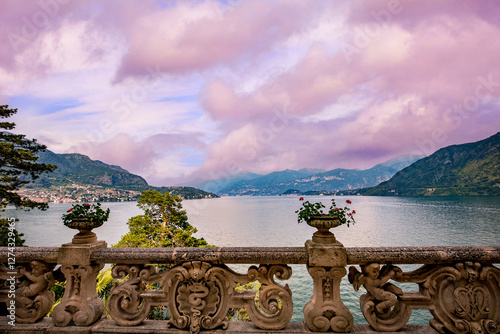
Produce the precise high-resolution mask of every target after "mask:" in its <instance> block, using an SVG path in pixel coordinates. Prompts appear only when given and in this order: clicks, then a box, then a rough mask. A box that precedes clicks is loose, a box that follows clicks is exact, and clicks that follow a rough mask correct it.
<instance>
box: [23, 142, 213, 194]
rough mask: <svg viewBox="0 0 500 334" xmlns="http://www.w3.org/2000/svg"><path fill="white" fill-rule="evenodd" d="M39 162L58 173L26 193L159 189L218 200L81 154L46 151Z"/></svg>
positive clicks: (34, 184)
mask: <svg viewBox="0 0 500 334" xmlns="http://www.w3.org/2000/svg"><path fill="white" fill-rule="evenodd" d="M38 162H40V163H48V164H54V165H57V169H56V170H55V171H54V172H52V173H48V174H43V175H42V176H41V177H40V178H39V179H37V180H36V181H35V182H34V183H31V184H28V185H27V186H26V187H25V188H27V189H54V188H57V187H72V186H73V185H76V186H99V187H104V188H110V189H111V188H112V189H123V190H131V191H143V190H153V189H156V190H158V191H159V192H161V193H164V192H165V191H168V192H170V193H171V194H175V195H180V196H182V197H183V198H185V199H191V198H206V197H218V196H217V195H215V194H212V193H208V192H206V191H203V190H200V189H196V188H193V187H153V186H150V185H148V183H147V182H146V180H145V179H144V178H142V177H141V176H139V175H135V174H132V173H130V172H128V171H127V170H125V169H123V168H121V167H120V166H115V165H108V164H106V163H104V162H102V161H98V160H92V159H90V158H89V157H88V156H86V155H83V154H78V153H69V154H56V153H54V152H52V151H49V150H45V151H44V152H40V153H39V159H38Z"/></svg>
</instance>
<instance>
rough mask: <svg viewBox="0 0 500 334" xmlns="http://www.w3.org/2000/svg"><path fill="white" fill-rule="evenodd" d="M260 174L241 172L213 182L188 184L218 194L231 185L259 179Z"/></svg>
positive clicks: (201, 181) (200, 181) (198, 181)
mask: <svg viewBox="0 0 500 334" xmlns="http://www.w3.org/2000/svg"><path fill="white" fill-rule="evenodd" d="M261 176H262V175H261V174H255V173H251V172H242V173H237V174H234V175H229V174H228V175H227V176H225V177H222V178H219V179H214V180H195V181H192V182H190V183H189V185H191V186H193V187H196V188H199V189H202V190H205V191H209V192H214V193H219V192H220V191H221V190H222V189H224V188H227V187H230V186H231V185H233V184H235V183H238V182H240V181H244V180H252V179H256V178H258V177H261Z"/></svg>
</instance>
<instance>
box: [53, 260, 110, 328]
mask: <svg viewBox="0 0 500 334" xmlns="http://www.w3.org/2000/svg"><path fill="white" fill-rule="evenodd" d="M103 267H104V264H91V265H83V266H73V265H62V266H61V271H62V272H63V274H64V276H65V277H66V289H64V295H63V297H62V299H61V302H60V303H59V304H57V305H56V307H55V308H54V311H53V313H52V322H53V323H54V324H55V325H56V326H58V327H61V326H67V325H68V324H69V323H70V322H71V321H73V322H74V323H75V325H77V326H89V325H91V324H93V323H95V322H96V321H97V320H98V319H99V318H100V317H101V316H102V314H103V312H104V303H103V302H102V300H101V299H100V298H99V296H98V295H97V292H96V288H95V285H96V279H97V275H98V274H99V271H100V270H101V269H102V268H103Z"/></svg>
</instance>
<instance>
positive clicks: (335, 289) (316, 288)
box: [0, 237, 500, 333]
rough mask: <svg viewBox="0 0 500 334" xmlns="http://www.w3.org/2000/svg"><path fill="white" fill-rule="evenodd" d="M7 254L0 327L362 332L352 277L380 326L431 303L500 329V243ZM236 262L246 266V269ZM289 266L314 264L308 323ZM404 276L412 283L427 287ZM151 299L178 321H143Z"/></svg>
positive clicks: (462, 327) (436, 314) (392, 325)
mask: <svg viewBox="0 0 500 334" xmlns="http://www.w3.org/2000/svg"><path fill="white" fill-rule="evenodd" d="M0 260H1V262H2V263H3V265H2V266H1V267H0V284H1V285H0V303H5V304H6V306H7V316H4V317H2V319H3V320H2V322H1V323H0V332H2V333H40V332H53V333H56V332H57V333H65V332H74V331H77V332H78V333H80V332H81V333H91V332H92V333H117V332H121V333H141V332H144V333H146V332H168V331H172V332H176V331H177V330H183V331H186V332H187V331H189V332H191V333H199V332H200V331H212V330H214V331H219V330H221V331H222V332H224V331H225V332H235V331H243V330H245V331H247V332H252V333H261V332H262V333H268V332H274V331H276V332H279V333H284V332H294V333H297V332H304V331H313V332H326V331H333V332H351V331H356V330H357V329H358V331H359V327H356V326H355V325H354V324H353V322H354V321H353V316H352V315H351V312H350V310H349V309H348V308H347V307H346V306H345V305H344V304H343V302H342V300H341V297H340V286H341V285H340V282H341V280H342V278H343V277H345V276H346V275H347V276H348V279H349V282H350V283H351V284H352V288H353V289H355V290H356V291H357V290H358V289H360V288H361V287H364V288H363V290H365V291H366V292H365V293H364V294H362V295H361V298H360V309H361V311H362V313H363V315H364V317H365V319H366V321H367V322H368V323H369V325H370V326H371V328H372V329H373V330H376V331H381V332H395V331H398V330H400V329H402V328H403V329H405V328H410V327H411V326H410V327H408V325H406V324H407V322H408V319H409V318H410V315H411V313H412V310H413V309H428V310H429V311H430V312H431V314H432V316H433V318H432V320H431V321H430V325H431V327H432V328H433V329H434V330H435V331H437V332H439V333H499V332H500V270H499V269H498V268H497V267H495V266H494V264H497V263H500V247H393V248H386V247H384V248H382V247H369V248H368V247H367V248H345V247H344V246H343V245H342V244H341V243H339V242H338V241H336V240H335V239H320V238H315V237H313V238H312V240H308V241H307V242H306V244H305V247H222V248H219V247H217V248H216V247H214V248H162V249H158V248H140V249H138V248H109V247H107V245H106V243H105V242H104V241H97V242H93V243H83V244H82V243H80V244H74V243H68V244H63V245H62V246H61V247H25V248H23V247H20V248H16V249H15V250H13V249H9V248H0ZM14 262H15V264H14ZM107 264H112V265H113V269H112V275H113V277H114V278H116V279H117V283H115V285H114V287H113V289H112V290H111V295H110V297H109V299H108V301H107V304H106V305H104V302H103V301H102V300H101V299H100V298H99V297H98V294H97V291H96V277H97V275H98V273H99V272H100V271H101V270H102V269H103V268H104V267H105V265H107ZM230 264H248V265H249V266H248V268H247V269H246V272H243V273H241V272H240V273H238V272H235V271H234V270H232V269H230V268H229V267H228V266H227V265H230ZM292 264H299V265H305V266H306V268H307V270H308V272H309V274H310V276H311V280H312V283H313V295H312V298H311V300H310V301H309V302H308V303H307V304H306V305H305V307H304V310H303V313H304V321H303V323H299V324H296V323H293V324H290V320H291V318H292V312H293V302H292V292H291V289H290V288H289V286H288V285H287V284H286V280H287V279H289V278H290V277H291V275H292V269H291V267H290V266H289V265H292ZM402 264H418V265H420V267H419V268H418V269H416V270H414V271H411V272H404V271H403V270H402V269H400V268H399V267H397V266H396V265H402ZM356 265H357V266H356ZM159 268H161V269H162V270H160V269H159ZM56 280H59V281H61V280H62V281H65V282H66V285H65V291H64V295H63V297H62V299H61V301H60V303H58V304H57V305H56V306H55V307H53V305H54V293H53V292H52V291H50V290H49V288H50V287H51V286H52V285H53V284H54V283H55V281H56ZM251 282H259V283H260V284H259V290H258V292H257V293H256V292H254V291H246V290H241V289H237V284H238V283H242V284H246V283H251ZM398 283H413V284H415V285H416V286H417V287H418V291H412V292H408V291H404V290H403V289H402V288H401V287H400V285H399V284H398ZM256 295H257V296H256ZM256 297H258V298H257V299H258V301H257V302H256ZM154 306H166V307H167V310H168V313H169V315H170V320H168V321H166V322H165V321H149V320H146V319H147V317H148V314H149V312H150V310H151V308H153V307H154ZM52 308H53V311H52V314H51V317H50V318H49V317H46V315H47V314H48V313H49V312H50V311H51V309H52ZM230 308H244V309H246V311H247V313H248V315H249V318H250V320H251V326H252V327H248V326H246V327H245V326H243V327H241V324H240V325H237V326H236V327H235V325H230V324H229V322H228V319H227V313H228V310H229V309H230ZM105 309H106V310H107V316H103V314H104V313H105V312H104V311H105ZM4 311H5V310H4ZM238 326H239V327H238ZM405 326H406V327H405ZM365 327H366V326H365ZM168 328H170V329H168ZM249 328H250V329H249ZM365 329H366V328H365ZM427 330H429V331H433V330H431V329H430V327H428V328H427Z"/></svg>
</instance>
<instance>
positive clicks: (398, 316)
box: [348, 263, 412, 332]
mask: <svg viewBox="0 0 500 334" xmlns="http://www.w3.org/2000/svg"><path fill="white" fill-rule="evenodd" d="M402 274H403V273H402V271H401V269H400V268H398V267H394V266H384V267H383V269H382V270H380V264H378V263H370V264H367V265H363V266H361V272H359V271H358V270H357V269H356V268H355V267H352V266H351V267H350V268H349V276H348V278H349V282H350V283H352V285H353V287H354V290H355V291H358V290H359V288H360V286H361V285H363V286H364V287H365V289H366V291H367V293H366V294H363V295H362V296H361V298H360V306H361V311H362V312H363V316H364V317H365V319H366V321H368V323H369V324H370V326H372V327H373V329H375V330H377V331H389V332H392V331H397V330H399V329H401V328H402V327H403V326H404V325H406V323H407V322H408V320H409V319H410V316H411V311H412V309H411V307H408V304H407V303H406V302H403V301H402V300H401V298H400V297H401V296H402V295H403V291H402V290H401V289H400V288H399V287H397V286H395V285H394V284H392V283H389V280H390V279H394V278H396V277H400V276H402Z"/></svg>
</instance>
